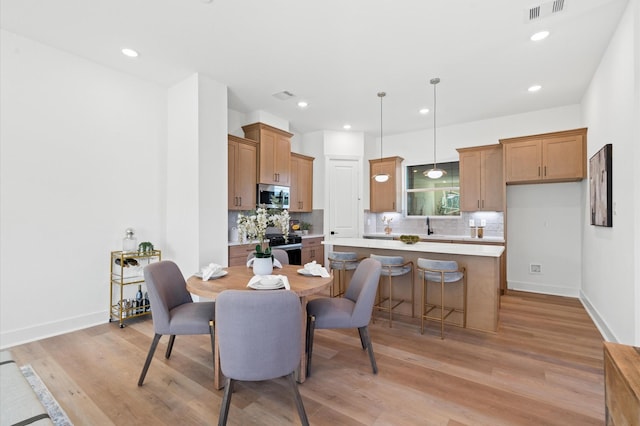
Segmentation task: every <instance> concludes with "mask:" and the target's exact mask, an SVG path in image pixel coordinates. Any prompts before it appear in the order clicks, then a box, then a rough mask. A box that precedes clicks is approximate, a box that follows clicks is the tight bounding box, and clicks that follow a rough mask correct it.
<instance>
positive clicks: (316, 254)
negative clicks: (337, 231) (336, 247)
mask: <svg viewBox="0 0 640 426" xmlns="http://www.w3.org/2000/svg"><path fill="white" fill-rule="evenodd" d="M323 240H324V238H323V237H317V238H303V239H302V264H303V265H304V264H306V263H309V262H313V261H314V260H315V261H316V263H319V264H322V263H323V262H324V246H323V245H322V241H323Z"/></svg>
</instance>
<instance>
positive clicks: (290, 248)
mask: <svg viewBox="0 0 640 426" xmlns="http://www.w3.org/2000/svg"><path fill="white" fill-rule="evenodd" d="M267 238H269V247H271V248H272V249H281V250H284V251H286V252H287V255H288V256H289V264H290V265H302V237H300V236H298V235H289V237H288V238H287V240H286V241H285V239H284V236H282V235H267Z"/></svg>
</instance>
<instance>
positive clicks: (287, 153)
mask: <svg viewBox="0 0 640 426" xmlns="http://www.w3.org/2000/svg"><path fill="white" fill-rule="evenodd" d="M273 148H274V153H273V156H274V160H273V161H274V171H275V175H276V176H275V177H276V181H277V183H278V185H283V186H289V185H290V183H291V178H290V174H291V172H290V170H291V169H290V168H291V139H290V138H288V137H286V136H283V135H276V143H275V145H274V147H273Z"/></svg>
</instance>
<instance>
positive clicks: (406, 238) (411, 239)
mask: <svg viewBox="0 0 640 426" xmlns="http://www.w3.org/2000/svg"><path fill="white" fill-rule="evenodd" d="M399 239H400V241H402V242H403V243H405V244H415V243H417V242H418V241H420V237H419V236H417V235H400V238H399Z"/></svg>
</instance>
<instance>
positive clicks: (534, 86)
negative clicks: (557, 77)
mask: <svg viewBox="0 0 640 426" xmlns="http://www.w3.org/2000/svg"><path fill="white" fill-rule="evenodd" d="M540 89H542V86H540V85H539V84H535V85H533V86H531V87H529V88H528V89H527V90H529V91H530V92H537V91H538V90H540Z"/></svg>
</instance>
